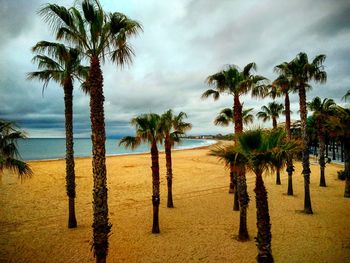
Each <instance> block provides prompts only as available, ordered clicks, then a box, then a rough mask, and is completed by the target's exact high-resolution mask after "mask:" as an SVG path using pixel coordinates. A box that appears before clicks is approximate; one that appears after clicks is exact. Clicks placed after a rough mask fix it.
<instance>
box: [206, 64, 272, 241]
mask: <svg viewBox="0 0 350 263" xmlns="http://www.w3.org/2000/svg"><path fill="white" fill-rule="evenodd" d="M256 68H257V67H256V64H255V63H249V64H247V65H246V66H245V67H244V68H243V70H240V69H239V68H238V67H237V66H235V65H228V66H227V67H226V68H225V69H224V70H222V71H220V72H218V73H216V74H213V75H211V76H209V77H208V78H207V83H208V84H209V85H214V86H215V88H214V89H208V90H207V91H205V92H204V93H203V94H202V98H208V97H209V96H213V98H214V100H217V99H219V98H220V94H222V93H226V94H229V95H232V96H233V112H234V124H235V126H234V134H235V137H236V136H237V135H238V134H239V133H241V132H243V120H242V104H241V102H240V96H241V95H243V94H247V93H248V92H249V91H251V94H252V96H255V97H257V96H262V94H265V88H266V86H265V85H264V81H265V80H266V78H265V77H263V76H259V75H253V74H252V72H253V71H255V70H256ZM231 172H232V173H233V174H234V176H237V190H238V194H239V205H240V227H239V233H238V240H241V241H244V240H248V239H249V235H248V229H247V207H248V203H249V196H248V193H247V183H246V177H245V172H244V171H243V170H240V171H235V170H234V166H232V170H231ZM230 182H231V180H230Z"/></svg>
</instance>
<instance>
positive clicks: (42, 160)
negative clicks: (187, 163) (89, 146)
mask: <svg viewBox="0 0 350 263" xmlns="http://www.w3.org/2000/svg"><path fill="white" fill-rule="evenodd" d="M191 140H196V139H191ZM198 140H206V139H198ZM206 141H212V143H211V144H207V145H200V146H194V147H188V148H187V147H186V148H178V149H175V148H172V152H173V151H188V150H195V149H205V148H208V147H210V146H213V145H217V144H219V143H220V140H214V139H208V140H206ZM164 152H165V150H164V149H163V150H159V153H164ZM144 154H149V151H147V152H132V153H116V154H106V158H107V157H116V156H129V155H131V156H134V155H144ZM91 158H92V155H90V156H74V160H82V159H91ZM61 160H63V161H64V160H65V157H63V158H50V159H36V160H24V161H25V162H27V163H29V164H30V163H37V162H54V161H61Z"/></svg>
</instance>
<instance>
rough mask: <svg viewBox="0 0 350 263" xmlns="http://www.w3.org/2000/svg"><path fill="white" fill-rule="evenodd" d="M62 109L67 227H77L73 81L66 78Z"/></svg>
mask: <svg viewBox="0 0 350 263" xmlns="http://www.w3.org/2000/svg"><path fill="white" fill-rule="evenodd" d="M64 109H65V126H66V189H67V195H68V228H76V227H77V219H76V217H75V205H74V199H75V172H74V149H73V83H72V80H71V78H67V79H66V81H65V83H64Z"/></svg>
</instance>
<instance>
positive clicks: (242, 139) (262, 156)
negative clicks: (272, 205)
mask: <svg viewBox="0 0 350 263" xmlns="http://www.w3.org/2000/svg"><path fill="white" fill-rule="evenodd" d="M297 147H298V145H297V143H296V142H293V141H290V140H285V134H284V132H283V131H282V130H280V129H277V130H272V131H270V132H263V131H262V130H254V131H247V132H244V133H241V134H240V135H239V136H238V141H237V144H236V145H235V146H228V147H218V148H217V149H214V150H212V151H211V155H214V156H217V157H218V158H219V159H220V160H222V161H224V162H225V163H226V165H231V164H232V163H234V165H236V166H237V167H238V168H239V169H240V170H246V169H248V170H251V171H253V172H254V173H255V175H256V181H255V189H254V192H255V200H256V217H257V219H256V220H257V223H256V224H257V228H258V233H257V237H256V242H257V247H258V256H257V259H258V262H262V263H266V262H269V263H270V262H273V256H272V249H271V224H270V215H269V207H268V200H267V191H266V188H265V185H264V181H263V178H262V175H263V173H264V172H265V171H267V170H269V169H272V170H273V169H274V168H275V165H274V159H276V158H280V159H284V160H286V158H287V156H288V155H290V154H291V153H292V152H293V151H295V150H296V149H297Z"/></svg>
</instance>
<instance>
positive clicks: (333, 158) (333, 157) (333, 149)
mask: <svg viewBox="0 0 350 263" xmlns="http://www.w3.org/2000/svg"><path fill="white" fill-rule="evenodd" d="M332 153H333V155H332V160H335V140H334V139H333V140H332Z"/></svg>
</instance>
